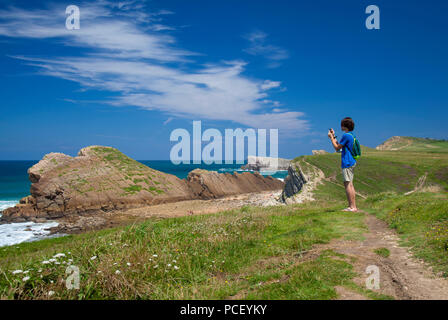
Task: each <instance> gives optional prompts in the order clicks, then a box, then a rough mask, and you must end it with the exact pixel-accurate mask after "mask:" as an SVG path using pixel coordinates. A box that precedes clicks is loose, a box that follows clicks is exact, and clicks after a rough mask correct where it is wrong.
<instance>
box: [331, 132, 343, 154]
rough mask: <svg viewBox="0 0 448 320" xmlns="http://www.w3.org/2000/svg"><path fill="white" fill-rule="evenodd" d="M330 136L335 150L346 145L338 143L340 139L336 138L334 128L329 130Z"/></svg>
mask: <svg viewBox="0 0 448 320" xmlns="http://www.w3.org/2000/svg"><path fill="white" fill-rule="evenodd" d="M328 137H329V138H330V140H331V144H332V145H333V148H334V150H335V151H339V150H341V149H342V148H343V147H344V146H343V145H342V144H340V143H338V140H336V138H335V137H334V130H333V129H330V130H329V131H328Z"/></svg>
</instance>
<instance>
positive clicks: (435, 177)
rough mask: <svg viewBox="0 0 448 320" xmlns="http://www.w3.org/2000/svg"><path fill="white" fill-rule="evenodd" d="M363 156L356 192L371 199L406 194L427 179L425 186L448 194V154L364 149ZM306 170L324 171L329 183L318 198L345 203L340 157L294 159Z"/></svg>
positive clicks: (335, 154) (336, 154)
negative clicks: (383, 195)
mask: <svg viewBox="0 0 448 320" xmlns="http://www.w3.org/2000/svg"><path fill="white" fill-rule="evenodd" d="M362 151H363V154H362V156H361V158H360V159H359V160H358V163H357V165H356V169H355V186H356V191H357V192H359V193H360V194H361V195H362V196H365V197H368V196H371V195H374V194H377V193H380V192H387V191H396V192H398V193H405V192H408V191H411V190H413V189H414V187H415V186H416V184H417V182H418V181H419V179H420V178H421V177H423V176H425V177H426V179H425V185H426V186H434V187H437V188H439V189H440V190H441V191H448V153H446V152H445V150H443V151H442V152H431V153H427V152H421V151H419V152H416V151H406V150H398V151H388V150H376V149H372V148H366V147H363V148H362ZM294 161H295V162H297V163H298V164H299V165H300V166H301V167H302V169H303V170H305V171H306V170H308V169H307V167H308V166H310V165H312V166H315V167H318V168H319V169H321V170H322V171H323V173H324V174H325V177H326V181H325V182H324V184H323V185H321V186H320V187H318V190H317V192H316V193H317V195H318V197H319V198H320V199H325V200H328V201H331V200H334V199H344V198H345V191H344V188H343V183H342V173H341V168H340V161H341V160H340V154H338V153H331V154H323V155H313V156H301V157H298V158H296V159H294Z"/></svg>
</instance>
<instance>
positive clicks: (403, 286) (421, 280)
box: [331, 213, 448, 300]
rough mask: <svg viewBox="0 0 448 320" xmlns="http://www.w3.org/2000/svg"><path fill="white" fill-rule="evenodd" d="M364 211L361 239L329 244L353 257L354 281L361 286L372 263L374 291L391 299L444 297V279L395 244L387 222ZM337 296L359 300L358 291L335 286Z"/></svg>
mask: <svg viewBox="0 0 448 320" xmlns="http://www.w3.org/2000/svg"><path fill="white" fill-rule="evenodd" d="M364 214H365V223H366V225H367V227H368V228H369V231H368V232H367V233H366V234H365V240H364V241H336V242H334V243H332V245H331V247H332V249H333V250H335V251H336V252H340V253H342V254H345V255H347V256H349V257H354V258H356V261H355V263H354V268H355V271H356V272H357V273H358V277H357V278H355V279H354V281H355V282H356V283H357V284H359V285H361V286H363V287H365V286H366V284H365V281H366V278H367V277H368V276H369V275H368V274H367V273H366V268H367V267H368V266H370V265H375V266H377V267H378V268H379V271H380V281H379V284H380V289H379V290H374V291H376V292H378V293H382V294H386V295H389V296H392V297H394V298H395V299H399V300H402V299H405V300H407V299H412V300H413V299H438V300H448V280H447V279H445V278H439V277H436V276H435V275H434V274H433V273H432V271H431V269H430V268H429V267H428V266H426V265H425V264H424V263H423V262H422V261H420V260H417V259H416V258H414V257H412V255H411V253H410V252H409V249H408V248H405V247H400V246H399V238H398V236H397V235H396V233H395V232H394V231H393V230H391V229H390V228H389V227H388V226H387V224H386V223H385V222H383V221H381V220H379V219H377V218H376V217H374V216H372V215H370V214H368V213H364ZM378 248H387V249H389V251H390V255H389V257H387V258H385V257H382V256H380V255H378V254H376V253H374V250H375V249H378ZM336 289H337V291H338V293H339V295H340V299H360V298H362V297H361V296H360V295H359V294H358V293H355V292H351V291H349V290H347V289H345V288H339V287H338V288H336Z"/></svg>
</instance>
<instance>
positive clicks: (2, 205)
mask: <svg viewBox="0 0 448 320" xmlns="http://www.w3.org/2000/svg"><path fill="white" fill-rule="evenodd" d="M18 203H19V200H0V212H2V211H3V210H5V209H7V208H11V207H14V206H15V205H16V204H18Z"/></svg>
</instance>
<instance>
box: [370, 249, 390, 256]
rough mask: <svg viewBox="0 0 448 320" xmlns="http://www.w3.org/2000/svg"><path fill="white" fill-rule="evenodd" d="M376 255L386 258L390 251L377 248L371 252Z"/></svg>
mask: <svg viewBox="0 0 448 320" xmlns="http://www.w3.org/2000/svg"><path fill="white" fill-rule="evenodd" d="M373 252H375V253H376V254H377V255H379V256H382V257H384V258H387V257H389V256H390V250H389V249H387V248H377V249H375V250H373Z"/></svg>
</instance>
